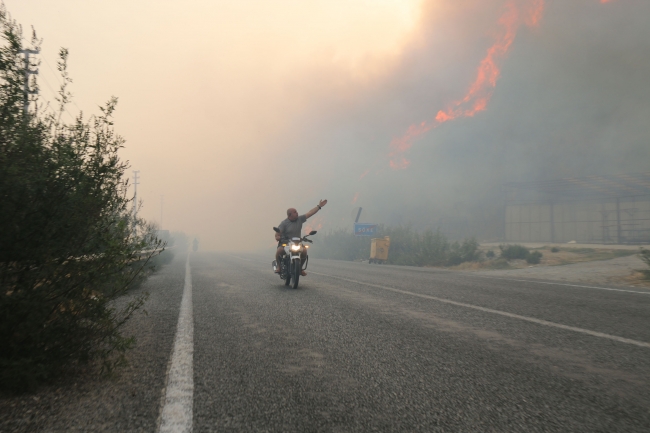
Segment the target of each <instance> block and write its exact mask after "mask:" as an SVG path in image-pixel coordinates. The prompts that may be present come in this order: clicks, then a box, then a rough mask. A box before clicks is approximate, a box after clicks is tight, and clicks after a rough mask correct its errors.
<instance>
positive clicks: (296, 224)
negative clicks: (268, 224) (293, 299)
mask: <svg viewBox="0 0 650 433" xmlns="http://www.w3.org/2000/svg"><path fill="white" fill-rule="evenodd" d="M326 204H327V200H321V201H320V202H319V203H318V204H317V205H316V207H315V208H313V209H312V210H310V211H309V212H307V213H306V214H304V215H300V216H299V215H298V211H297V210H296V209H294V208H289V209H287V219H285V220H284V221H282V222H281V223H280V225H279V226H278V229H280V232H279V233H280V242H279V243H278V249H277V251H276V252H275V260H276V262H277V263H281V261H282V259H281V257H282V255H283V254H284V247H283V246H282V244H283V243H287V242H289V241H290V240H291V238H300V237H302V224H303V223H304V222H305V221H307V219H308V218H310V217H312V216H313V215H314V214H315V213H316V212H318V211H319V210H321V209H322V208H323V206H325V205H326ZM301 261H302V262H303V263H304V262H305V257H301ZM275 273H276V274H279V273H280V266H278V268H277V269H276V270H275ZM301 275H302V276H303V277H304V276H306V275H307V273H306V272H305V271H302V272H301Z"/></svg>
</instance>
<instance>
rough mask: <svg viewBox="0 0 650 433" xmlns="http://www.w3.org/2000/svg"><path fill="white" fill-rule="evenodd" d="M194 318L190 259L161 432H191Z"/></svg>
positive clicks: (188, 257) (168, 379) (159, 429)
mask: <svg viewBox="0 0 650 433" xmlns="http://www.w3.org/2000/svg"><path fill="white" fill-rule="evenodd" d="M193 358H194V318H193V316H192V274H191V273H190V256H189V254H188V256H187V262H185V288H184V289H183V300H182V301H181V312H180V314H179V316H178V325H177V327H176V338H175V339H174V349H173V350H172V359H171V365H170V367H169V372H168V374H167V387H166V389H165V400H164V404H163V408H162V410H161V415H160V424H159V427H158V431H159V432H161V433H168V432H169V433H171V432H174V433H177V432H191V431H192V404H193V398H194V371H193V365H192V363H193Z"/></svg>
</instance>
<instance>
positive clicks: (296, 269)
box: [291, 259, 302, 289]
mask: <svg viewBox="0 0 650 433" xmlns="http://www.w3.org/2000/svg"><path fill="white" fill-rule="evenodd" d="M291 267H292V268H293V269H292V271H293V288H294V289H297V288H298V280H299V279H300V271H301V270H302V265H301V264H300V259H298V260H294V261H293V263H292V264H291Z"/></svg>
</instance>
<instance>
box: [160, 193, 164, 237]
mask: <svg viewBox="0 0 650 433" xmlns="http://www.w3.org/2000/svg"><path fill="white" fill-rule="evenodd" d="M164 198H165V196H164V195H161V196H160V230H162V229H163V224H162V223H163V219H162V217H163V199H164Z"/></svg>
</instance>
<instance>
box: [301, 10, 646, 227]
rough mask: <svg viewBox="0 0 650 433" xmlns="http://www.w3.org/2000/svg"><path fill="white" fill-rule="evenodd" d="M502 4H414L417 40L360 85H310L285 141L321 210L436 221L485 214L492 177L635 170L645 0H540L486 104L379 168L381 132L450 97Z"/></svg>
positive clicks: (641, 148) (492, 198)
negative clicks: (309, 103) (324, 90)
mask: <svg viewBox="0 0 650 433" xmlns="http://www.w3.org/2000/svg"><path fill="white" fill-rule="evenodd" d="M503 4H504V2H498V1H489V2H480V4H479V2H461V3H458V5H457V9H456V10H453V11H452V14H451V15H453V17H454V19H453V20H450V22H448V23H442V27H443V28H440V25H441V23H438V22H436V17H435V16H430V17H428V16H424V17H423V23H422V25H421V26H422V34H421V35H420V37H419V38H418V43H415V44H414V46H413V47H412V48H410V49H407V50H406V51H405V52H404V53H403V54H402V57H401V59H400V62H399V64H398V65H397V66H396V67H395V69H394V70H393V71H392V72H391V74H390V76H389V77H387V78H386V79H385V80H383V81H381V82H380V83H378V84H376V85H375V86H374V87H373V88H372V89H367V92H366V93H364V94H363V97H361V98H360V99H359V100H355V101H353V103H349V101H347V100H346V99H345V95H339V94H335V95H334V96H333V97H329V98H328V97H327V96H322V95H321V97H322V98H323V99H322V100H321V101H320V103H322V104H324V105H325V106H326V107H325V108H323V107H322V106H318V108H316V110H315V113H308V114H306V115H305V120H304V124H303V127H302V128H300V130H299V131H298V132H296V136H297V137H296V138H295V141H294V142H295V146H296V147H294V149H295V150H294V151H295V152H296V153H299V154H300V155H301V157H302V155H304V158H305V159H306V160H307V161H309V162H308V163H307V164H304V165H302V164H297V165H296V167H300V166H301V168H297V171H299V172H300V173H301V176H304V178H305V179H309V181H308V182H306V184H307V185H312V186H313V188H314V190H313V193H312V192H311V191H309V193H311V195H312V196H313V195H314V193H315V194H316V196H318V197H314V198H319V197H320V196H321V195H323V196H324V195H329V196H330V198H335V203H337V204H336V205H335V206H336V207H337V209H336V212H334V211H333V212H332V214H335V216H334V217H332V218H330V219H326V220H325V221H327V222H329V223H330V224H337V223H339V224H343V225H349V224H350V223H351V221H350V211H349V209H351V208H353V207H354V206H362V207H363V208H364V214H363V216H362V220H365V221H368V222H380V223H387V224H409V223H410V224H413V225H414V226H415V227H420V228H424V227H427V228H436V226H439V225H441V224H443V225H444V221H445V218H447V219H453V218H454V216H459V214H460V213H463V212H470V213H473V214H474V217H476V218H480V217H481V216H482V215H481V214H485V215H483V216H484V217H485V218H488V217H489V218H492V217H494V212H495V208H494V206H495V204H496V203H497V202H498V201H499V200H500V186H501V184H502V183H504V182H509V181H530V180H544V179H553V178H558V177H577V176H585V175H594V174H595V175H599V174H605V175H606V174H621V173H634V172H640V171H648V169H649V168H650V142H649V141H650V140H649V139H650V126H649V123H648V121H647V120H648V119H650V102H649V101H650V99H649V97H650V86H648V85H647V84H646V80H647V77H648V76H650V75H649V74H650V26H648V25H647V23H648V18H650V4H649V3H648V2H643V1H625V0H620V1H618V2H616V3H610V4H600V2H598V1H586V0H584V1H582V0H581V1H572V2H563V1H549V2H547V3H546V7H545V13H544V16H543V19H542V21H541V23H540V25H539V27H536V28H532V29H529V28H521V29H520V30H519V33H518V34H517V37H516V40H515V42H514V45H513V47H512V48H511V51H510V52H509V54H508V56H507V58H506V59H504V60H503V61H502V62H501V63H500V66H501V76H500V78H499V81H498V84H497V86H496V88H495V90H494V93H493V96H492V99H491V100H490V102H489V104H488V107H487V110H486V111H484V112H481V113H479V114H478V115H476V116H474V117H471V118H461V119H457V120H455V121H452V122H449V123H446V124H444V125H441V126H440V127H438V128H436V129H434V130H432V131H430V132H429V133H428V134H426V135H424V136H423V137H421V138H420V139H419V140H417V141H416V142H415V144H414V146H413V148H412V149H411V151H410V152H409V153H408V158H409V159H410V160H411V164H410V166H409V167H408V168H407V169H405V170H391V169H389V168H388V166H387V160H386V159H385V154H386V152H387V150H388V143H389V142H390V140H391V139H392V138H393V137H395V136H398V135H400V134H401V133H403V132H404V131H405V130H406V128H407V127H408V126H409V124H412V123H418V122H421V121H423V120H429V119H431V118H433V116H434V115H435V113H436V112H437V110H439V109H441V108H444V107H445V104H446V103H447V102H448V101H450V100H453V99H454V98H455V99H458V98H459V97H461V96H462V95H463V93H464V91H465V90H466V88H467V87H468V85H469V84H470V83H471V82H472V80H473V79H474V75H475V74H476V68H477V66H478V64H479V62H480V60H481V58H482V57H483V56H484V55H485V51H486V49H487V48H488V47H489V45H490V44H491V43H492V38H491V37H490V32H491V29H492V28H493V27H494V25H495V23H496V20H497V19H498V13H499V11H500V7H501V6H502V5H503ZM468 6H471V7H468ZM464 16H465V17H466V20H465V21H462V19H463V17H464ZM459 20H460V21H459ZM427 22H429V23H427ZM454 26H458V27H456V28H452V27H454ZM322 78H323V80H325V81H327V77H322ZM337 99H338V100H337ZM323 112H325V113H327V115H326V116H319V114H320V113H323ZM366 168H372V171H371V173H370V174H368V175H367V176H366V177H364V178H363V179H361V180H359V176H360V175H361V174H362V173H364V171H365V169H366ZM356 193H358V194H359V195H358V197H359V198H358V200H357V201H356V202H355V203H354V204H352V200H353V197H354V195H355V194H356ZM301 197H303V195H302V194H301ZM305 200H307V198H305ZM328 216H329V215H328ZM443 228H444V227H443ZM475 234H476V235H478V236H479V237H480V236H481V233H475ZM489 235H490V234H486V236H489Z"/></svg>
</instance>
